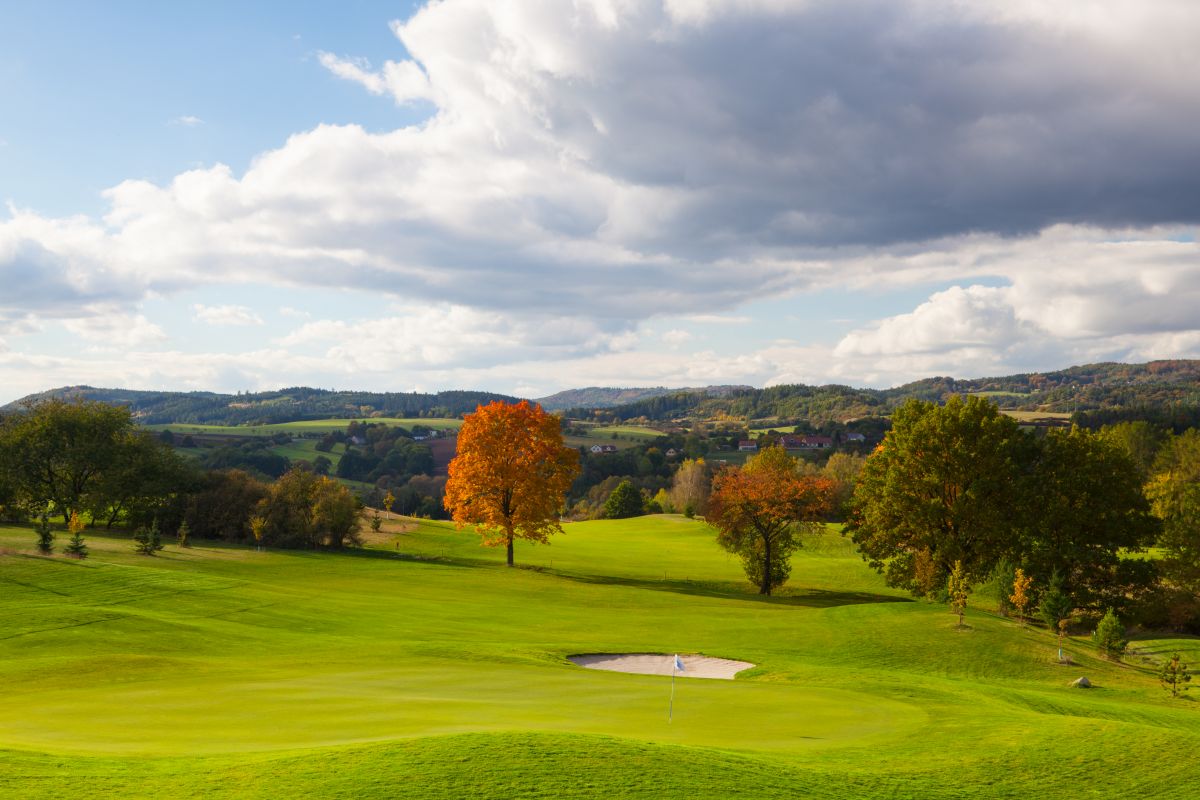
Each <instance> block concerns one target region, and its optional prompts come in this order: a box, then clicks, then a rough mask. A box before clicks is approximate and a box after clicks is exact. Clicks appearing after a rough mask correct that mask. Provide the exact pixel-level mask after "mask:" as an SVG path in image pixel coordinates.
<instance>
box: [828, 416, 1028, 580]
mask: <svg viewBox="0 0 1200 800" xmlns="http://www.w3.org/2000/svg"><path fill="white" fill-rule="evenodd" d="M1031 446H1032V442H1031V440H1030V437H1028V436H1027V435H1026V434H1024V433H1022V432H1021V430H1020V429H1019V428H1018V426H1017V423H1016V421H1014V420H1013V419H1012V418H1010V417H1007V416H1005V415H1003V414H1001V413H1000V411H999V410H998V409H997V408H996V406H995V405H993V404H992V403H990V402H988V401H986V400H984V399H982V398H978V397H970V398H967V399H966V400H963V399H962V398H959V397H957V396H956V397H952V398H950V400H949V401H948V402H947V403H946V404H945V405H944V406H939V405H937V404H936V403H931V402H923V401H919V400H910V401H909V402H907V403H905V404H904V405H903V406H901V407H900V408H899V409H897V410H896V413H895V414H894V415H893V417H892V429H891V430H890V431H889V432H888V434H887V436H886V437H884V440H883V442H882V443H881V444H880V445H879V447H878V448H876V450H875V452H874V453H872V454H871V456H870V457H869V458H868V459H867V463H866V464H865V465H863V469H862V472H861V473H860V475H859V481H858V486H857V488H856V490H855V493H854V498H853V500H852V502H851V512H850V518H849V520H848V521H847V524H846V530H847V532H848V533H849V534H850V535H851V536H852V537H853V539H854V542H855V543H856V544H857V545H858V547H859V550H860V552H861V553H862V555H863V558H864V559H866V560H867V561H868V562H869V563H870V565H871V566H872V567H874V568H875V569H876V570H878V571H880V572H881V573H883V575H884V576H885V578H886V580H887V582H888V583H889V584H890V585H892V586H899V587H903V588H906V589H909V590H910V591H912V592H913V593H914V594H918V595H923V594H928V593H931V592H934V591H937V590H940V589H943V588H945V586H946V581H947V579H948V577H949V575H950V573H951V572H952V571H953V569H954V565H955V562H961V564H962V573H963V577H964V580H966V581H967V582H969V583H978V582H980V581H982V580H984V579H986V578H987V577H988V576H989V574H990V573H991V572H992V570H993V569H994V568H995V567H996V565H997V564H998V563H999V562H1000V560H1001V559H1002V558H1003V557H1004V556H1005V555H1007V554H1008V552H1009V551H1010V550H1011V547H1012V543H1013V541H1014V534H1015V520H1016V519H1017V518H1018V513H1017V512H1018V511H1019V510H1020V509H1021V505H1022V499H1021V497H1020V496H1019V492H1018V487H1019V486H1020V485H1021V484H1022V481H1021V480H1020V478H1021V477H1022V465H1023V463H1025V461H1026V460H1027V453H1028V451H1029V448H1030V447H1031Z"/></svg>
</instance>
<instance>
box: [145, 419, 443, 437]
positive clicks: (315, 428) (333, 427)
mask: <svg viewBox="0 0 1200 800" xmlns="http://www.w3.org/2000/svg"><path fill="white" fill-rule="evenodd" d="M351 422H358V423H371V424H373V425H375V424H383V425H389V426H391V427H400V428H412V427H413V426H415V425H423V426H425V427H426V428H430V429H432V430H455V431H456V430H458V429H459V428H461V427H462V420H461V419H443V418H434V417H430V418H424V417H369V418H354V419H313V420H302V421H299V422H280V423H277V424H274V425H190V424H187V423H180V422H175V423H171V424H169V425H146V426H145V427H146V429H147V430H152V431H163V430H170V431H172V432H173V433H176V434H179V435H180V436H182V435H185V434H189V433H191V434H202V435H207V436H273V435H275V434H277V433H287V434H290V435H292V436H303V435H305V434H309V435H324V434H326V433H332V432H333V431H344V430H346V427H347V426H348V425H349V424H350V423H351Z"/></svg>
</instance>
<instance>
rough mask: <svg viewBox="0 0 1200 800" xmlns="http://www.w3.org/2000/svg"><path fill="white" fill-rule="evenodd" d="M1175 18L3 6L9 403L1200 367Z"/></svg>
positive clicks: (842, 0) (745, 4) (1071, 7)
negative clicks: (186, 394) (71, 392)
mask: <svg viewBox="0 0 1200 800" xmlns="http://www.w3.org/2000/svg"><path fill="white" fill-rule="evenodd" d="M1197 41H1200V4H1197V3H1195V2H1192V0H1073V2H1068V3H1045V2H1041V1H1040V0H1037V1H1035V0H955V1H954V2H951V1H950V0H830V1H829V2H824V1H823V0H720V1H718V0H574V1H573V2H572V1H571V0H441V1H440V2H428V3H423V2H417V1H416V0H412V1H410V2H404V1H402V0H401V1H399V2H389V3H383V2H366V1H362V2H351V1H348V2H343V3H337V4H332V3H328V2H324V3H317V2H289V3H287V4H273V3H258V4H246V3H234V2H216V1H214V0H207V1H206V2H190V1H185V0H178V1H177V2H172V3H159V4H153V3H144V2H133V1H132V0H113V2H109V3H103V4H100V3H91V2H56V1H55V0H37V2H32V0H30V1H29V2H21V1H20V0H0V202H3V203H4V205H3V207H0V403H3V402H7V401H10V400H13V399H16V398H18V397H20V396H23V395H25V394H27V393H30V392H35V391H42V390H45V389H48V388H51V387H57V386H64V385H77V384H88V385H92V386H106V387H123V388H137V389H172V390H193V389H200V390H213V391H230V392H232V391H254V390H263V389H273V388H280V387H284V386H296V385H305V386H316V387H322V388H338V389H364V390H381V391H382V390H390V391H414V390H415V391H436V390H441V389H459V388H460V389H486V390H493V391H500V392H506V393H512V394H518V395H522V396H529V397H538V396H542V395H546V394H549V393H552V392H554V391H558V390H560V389H564V388H571V387H580V386H593V385H602V386H658V385H666V386H698V385H707V384H713V383H742V384H751V385H755V386H766V385H775V384H780V383H810V384H821V383H844V384H850V385H853V386H877V387H882V386H892V385H897V384H900V383H903V382H906V381H909V380H915V379H918V378H921V377H928V376H931V375H952V376H956V377H981V376H986V375H1003V374H1010V373H1016V372H1029V371H1036V370H1048V369H1058V368H1063V367H1066V366H1069V365H1072V364H1079V363H1091V362H1096V361H1128V362H1138V361H1146V360H1151V359H1157V358H1195V357H1200V246H1198V245H1197V243H1196V232H1197V227H1198V225H1200V137H1198V136H1196V133H1195V132H1196V131H1197V130H1200V92H1198V91H1197V90H1196V87H1195V76H1196V75H1198V74H1200V48H1198V47H1196V45H1195V43H1196V42H1197Z"/></svg>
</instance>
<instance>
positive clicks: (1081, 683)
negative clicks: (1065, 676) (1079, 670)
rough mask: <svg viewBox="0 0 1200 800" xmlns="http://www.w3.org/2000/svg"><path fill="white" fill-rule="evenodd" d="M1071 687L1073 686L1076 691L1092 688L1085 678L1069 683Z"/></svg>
mask: <svg viewBox="0 0 1200 800" xmlns="http://www.w3.org/2000/svg"><path fill="white" fill-rule="evenodd" d="M1071 685H1072V686H1074V687H1075V688H1076V689H1090V688H1092V682H1091V681H1089V680H1088V679H1087V678H1076V679H1075V680H1073V681H1071Z"/></svg>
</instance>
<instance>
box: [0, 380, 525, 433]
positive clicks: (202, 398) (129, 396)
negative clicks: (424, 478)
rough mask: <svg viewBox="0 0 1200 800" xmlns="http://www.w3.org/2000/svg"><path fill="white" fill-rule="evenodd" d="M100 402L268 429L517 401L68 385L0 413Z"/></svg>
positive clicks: (173, 417) (141, 419)
mask: <svg viewBox="0 0 1200 800" xmlns="http://www.w3.org/2000/svg"><path fill="white" fill-rule="evenodd" d="M49 398H55V399H71V398H81V399H84V400H98V401H100V402H102V403H108V404H110V405H120V406H127V407H128V408H129V410H130V412H131V413H132V414H133V418H134V419H135V420H136V421H137V422H138V423H140V424H142V425H158V424H176V423H178V424H184V423H187V424H192V425H270V424H275V423H281V422H296V421H299V420H306V419H333V418H339V417H351V418H353V417H371V416H384V417H457V416H460V415H462V414H466V413H469V412H471V411H474V410H475V407H476V406H478V405H479V404H480V403H490V402H492V401H493V400H504V401H507V402H515V401H516V399H517V398H515V397H510V396H508V395H503V394H496V393H494V392H464V391H452V392H438V393H436V394H422V393H419V392H336V391H328V390H325V389H308V388H303V387H295V388H291V389H280V390H278V391H274V392H253V393H239V394H216V393H213V392H153V391H135V390H130V389H96V388H93V387H91V386H69V387H64V388H61V389H53V390H51V391H48V392H43V393H41V394H37V395H31V396H29V397H26V398H23V399H22V400H18V401H17V402H16V403H11V404H9V405H8V406H5V407H4V408H3V409H0V411H4V410H11V409H13V408H15V407H17V406H19V405H21V404H22V403H24V402H26V401H29V400H33V401H37V400H43V399H49Z"/></svg>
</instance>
